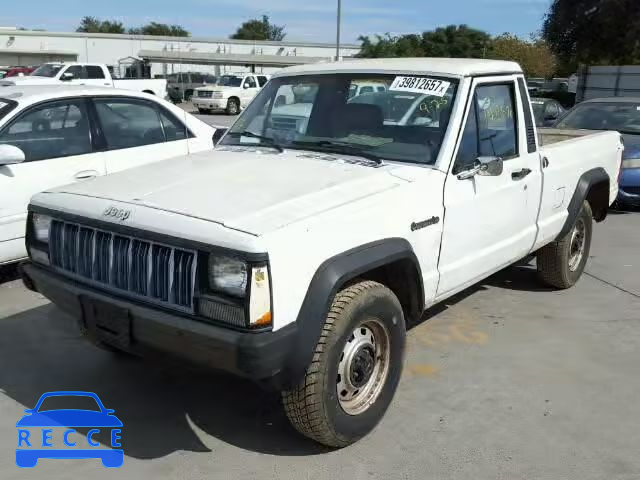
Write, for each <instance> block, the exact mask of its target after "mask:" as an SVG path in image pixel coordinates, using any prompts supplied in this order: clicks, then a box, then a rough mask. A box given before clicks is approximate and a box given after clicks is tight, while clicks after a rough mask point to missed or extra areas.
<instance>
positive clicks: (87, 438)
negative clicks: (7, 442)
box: [16, 391, 124, 468]
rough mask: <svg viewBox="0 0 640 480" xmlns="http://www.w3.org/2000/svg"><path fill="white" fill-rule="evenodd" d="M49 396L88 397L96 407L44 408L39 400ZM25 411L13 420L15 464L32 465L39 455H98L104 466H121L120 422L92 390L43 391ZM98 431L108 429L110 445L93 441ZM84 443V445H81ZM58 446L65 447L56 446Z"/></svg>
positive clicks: (70, 456) (34, 464)
mask: <svg viewBox="0 0 640 480" xmlns="http://www.w3.org/2000/svg"><path fill="white" fill-rule="evenodd" d="M51 397H90V398H92V399H93V400H95V403H96V404H97V406H98V410H81V409H56V410H45V409H43V408H42V403H43V402H44V401H45V400H46V399H47V398H51ZM25 413H26V415H25V416H24V417H22V418H21V419H20V420H19V421H18V423H16V427H18V448H17V449H16V465H18V467H21V468H30V467H35V466H36V464H37V463H38V460H39V459H40V458H65V459H74V458H99V459H100V460H101V461H102V465H103V466H105V467H108V468H118V467H121V466H122V463H123V462H124V451H123V450H122V449H121V448H119V447H120V446H121V445H120V442H119V441H120V438H121V437H120V433H121V428H122V422H121V421H120V420H119V419H118V417H116V416H115V415H113V413H114V410H109V409H106V408H104V405H103V404H102V402H101V401H100V398H99V397H98V396H97V395H96V394H95V393H91V392H66V391H65V392H49V393H45V394H44V395H42V396H41V397H40V400H38V403H37V404H36V406H35V407H34V408H33V409H29V410H25ZM61 427H62V428H61ZM73 427H75V428H90V430H89V431H88V432H87V433H86V435H85V434H83V433H80V432H77V431H76V430H75V428H73ZM54 429H55V432H54ZM101 431H103V432H106V431H110V434H109V438H110V440H111V448H104V447H102V448H101V445H100V444H99V443H98V442H97V441H95V440H94V438H93V437H94V435H97V434H99V433H100V432H101ZM60 443H61V444H62V445H60ZM84 444H86V445H87V448H83V446H84ZM58 446H60V447H62V446H64V447H65V448H56V447H58Z"/></svg>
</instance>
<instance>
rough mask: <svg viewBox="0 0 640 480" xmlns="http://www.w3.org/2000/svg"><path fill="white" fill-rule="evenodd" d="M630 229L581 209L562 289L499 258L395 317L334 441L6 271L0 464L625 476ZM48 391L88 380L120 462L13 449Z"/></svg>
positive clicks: (631, 309)
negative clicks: (462, 283)
mask: <svg viewBox="0 0 640 480" xmlns="http://www.w3.org/2000/svg"><path fill="white" fill-rule="evenodd" d="M638 232H640V214H638V213H627V214H621V213H614V214H612V215H611V216H610V217H609V219H608V220H607V222H606V223H604V224H600V225H597V226H596V227H595V234H594V241H593V246H592V251H591V255H592V258H591V260H590V263H589V264H588V267H587V273H586V274H585V275H584V276H583V277H582V279H581V281H580V282H579V283H578V285H577V286H576V287H575V288H573V289H571V290H567V291H560V292H558V291H550V290H547V289H545V288H541V287H540V286H539V284H538V283H537V282H536V280H535V272H534V270H533V269H532V268H531V267H511V268H509V269H507V270H505V271H503V272H500V273H499V274H497V275H495V276H493V277H491V278H490V279H488V280H487V281H485V282H484V283H482V284H481V285H478V286H476V287H474V288H472V289H470V290H467V291H465V292H463V293H462V294H461V295H458V296H457V297H455V298H454V299H451V300H450V301H448V302H446V304H445V305H444V306H442V307H436V308H434V309H433V310H431V311H430V312H428V314H427V315H425V317H424V319H423V321H422V322H421V323H420V324H419V325H416V326H413V328H412V329H411V331H410V332H409V339H408V352H407V359H406V365H405V370H404V374H403V378H402V381H401V384H400V387H399V389H398V393H397V394H396V397H395V400H394V402H393V403H392V405H391V408H390V409H389V411H388V413H387V415H386V417H385V418H384V420H383V421H382V423H381V424H380V425H379V427H378V428H377V429H376V430H374V432H373V433H372V434H371V435H369V436H368V437H366V438H365V439H363V440H362V441H360V442H359V443H357V444H355V445H353V446H351V447H348V448H346V449H343V450H336V451H332V450H329V449H326V448H323V447H320V446H318V445H316V444H314V443H313V442H311V441H308V440H306V439H304V438H301V437H300V436H298V435H297V434H296V433H295V432H294V431H293V429H292V428H291V427H290V426H289V424H288V422H287V420H286V418H285V416H284V414H283V413H282V412H281V409H280V406H279V397H278V395H277V394H273V393H265V392H262V391H261V390H259V389H258V388H256V387H255V386H253V385H252V384H250V383H247V382H244V381H241V380H237V379H235V378H232V377H228V376H225V375H222V374H218V373H211V372H207V371H202V370H199V369H196V368H193V367H188V366H185V365H182V364H176V363H169V362H166V363H152V362H150V361H148V360H138V359H131V358H127V357H123V356H119V355H114V354H113V353H109V352H106V351H102V350H99V349H96V348H95V347H93V346H91V345H89V344H88V343H87V342H86V341H85V340H84V339H83V338H82V337H81V336H80V334H79V333H78V331H77V330H76V328H75V327H74V323H73V321H72V319H70V318H69V317H67V316H65V315H64V314H62V313H61V312H60V311H58V310H57V309H56V308H55V307H53V306H51V305H50V304H49V303H48V302H47V301H46V300H45V299H43V298H42V297H41V296H39V295H38V294H35V293H31V292H28V291H27V290H25V289H24V288H23V286H22V285H21V283H20V282H19V281H18V280H16V279H13V280H12V279H11V277H10V278H8V279H7V278H5V280H4V281H3V282H2V283H0V332H1V334H0V392H1V393H0V418H1V419H2V422H0V450H1V451H2V452H3V455H1V456H0V478H3V479H19V478H42V479H70V478H92V479H96V480H98V479H103V478H104V479H113V478H136V479H144V478H149V479H154V480H155V479H181V480H182V479H204V478H207V479H211V478H224V479H234V478H237V479H251V478H256V479H257V478H260V479H263V478H282V479H292V480H293V479H295V480H300V479H327V480H329V479H335V478H349V479H351V480H355V479H374V478H376V479H377V478H380V479H391V478H393V479H402V478H406V479H418V478H419V479H439V480H441V479H471V478H473V479H509V480H513V479H528V480H529V479H576V480H590V479H594V480H595V479H598V480H601V479H616V480H622V479H629V480H630V479H637V478H640V455H639V451H640V450H639V447H640V429H639V428H638V419H639V418H640V402H638V398H639V397H640V376H639V375H638V365H640V313H639V312H640V275H638V270H639V268H640V248H639V241H638V238H639V237H638ZM4 273H5V276H6V275H9V276H10V275H11V272H9V271H6V270H5V272H4ZM52 390H86V391H92V392H95V393H97V394H98V395H99V396H100V398H101V399H102V401H103V403H104V405H105V407H106V408H113V409H115V414H116V415H117V416H118V417H119V418H120V419H121V420H122V422H123V423H124V427H123V429H122V445H123V448H124V452H125V461H124V465H123V467H122V468H121V469H120V470H113V469H104V468H102V466H101V465H100V462H99V461H98V460H81V461H77V460H41V461H40V463H39V464H38V465H37V466H36V467H35V469H18V468H17V467H16V466H15V464H14V449H15V448H16V446H17V432H16V427H15V423H16V421H17V420H18V419H19V418H20V417H21V416H22V415H23V411H24V409H25V408H33V406H34V405H35V403H36V401H37V400H38V398H39V397H40V395H41V394H42V393H44V392H47V391H52ZM78 430H79V431H82V429H78ZM96 438H97V439H98V440H99V441H101V442H102V443H105V444H108V438H107V436H106V435H105V436H101V434H99V435H97V437H96Z"/></svg>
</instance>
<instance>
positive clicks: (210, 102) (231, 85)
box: [191, 73, 269, 115]
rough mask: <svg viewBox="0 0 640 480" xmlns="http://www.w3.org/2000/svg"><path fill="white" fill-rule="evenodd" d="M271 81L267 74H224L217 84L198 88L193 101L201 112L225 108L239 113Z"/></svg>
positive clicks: (233, 112) (228, 113)
mask: <svg viewBox="0 0 640 480" xmlns="http://www.w3.org/2000/svg"><path fill="white" fill-rule="evenodd" d="M268 81H269V77H268V76H267V75H257V74H252V73H251V74H237V75H222V76H221V77H220V78H219V79H218V81H217V83H216V84H215V85H207V86H205V87H200V88H196V89H195V90H194V94H193V97H192V98H191V101H192V103H193V106H194V107H196V108H197V109H198V111H199V112H200V113H209V112H211V111H214V110H224V111H225V112H226V113H227V115H237V114H238V113H240V111H241V110H242V109H244V108H245V107H246V106H247V105H248V104H249V102H250V101H251V100H253V97H255V96H256V94H257V93H258V92H259V91H260V89H261V88H262V87H264V86H265V84H266V83H267V82H268Z"/></svg>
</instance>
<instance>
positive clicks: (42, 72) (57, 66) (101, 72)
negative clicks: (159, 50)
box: [0, 63, 167, 98]
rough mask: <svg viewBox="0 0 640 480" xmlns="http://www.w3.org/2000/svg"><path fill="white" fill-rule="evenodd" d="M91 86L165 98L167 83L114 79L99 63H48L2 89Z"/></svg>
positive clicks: (8, 80) (9, 80) (4, 82)
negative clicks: (27, 86)
mask: <svg viewBox="0 0 640 480" xmlns="http://www.w3.org/2000/svg"><path fill="white" fill-rule="evenodd" d="M56 84H65V85H88V86H92V87H114V88H121V89H124V90H135V91H137V92H144V93H150V94H152V95H157V96H159V97H160V98H164V97H165V95H166V94H167V81H166V80H164V79H151V78H128V79H122V80H121V79H117V78H113V76H112V74H111V71H110V70H109V68H108V67H107V66H106V65H104V64H98V63H45V64H43V65H40V66H39V67H38V68H36V69H35V70H34V71H33V72H32V73H31V74H30V75H28V76H24V77H15V78H13V77H12V78H5V79H2V80H0V86H9V85H21V86H22V85H56Z"/></svg>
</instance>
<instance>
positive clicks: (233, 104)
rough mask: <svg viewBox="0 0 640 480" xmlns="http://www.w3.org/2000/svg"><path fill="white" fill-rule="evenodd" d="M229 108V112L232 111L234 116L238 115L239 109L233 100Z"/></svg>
mask: <svg viewBox="0 0 640 480" xmlns="http://www.w3.org/2000/svg"><path fill="white" fill-rule="evenodd" d="M229 107H230V108H229V110H230V111H231V114H232V115H235V114H237V113H238V109H239V107H238V104H237V103H236V102H235V101H233V100H232V101H231V102H229Z"/></svg>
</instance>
